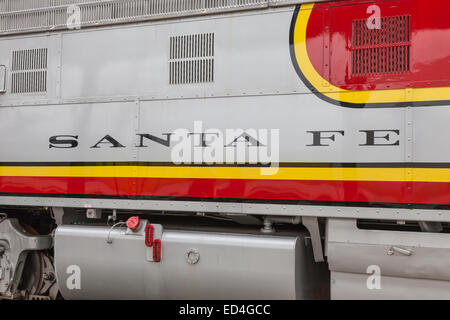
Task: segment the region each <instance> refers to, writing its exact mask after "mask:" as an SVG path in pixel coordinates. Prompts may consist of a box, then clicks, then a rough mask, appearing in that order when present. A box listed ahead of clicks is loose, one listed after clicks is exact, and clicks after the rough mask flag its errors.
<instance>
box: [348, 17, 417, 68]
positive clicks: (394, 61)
mask: <svg viewBox="0 0 450 320" xmlns="http://www.w3.org/2000/svg"><path fill="white" fill-rule="evenodd" d="M410 19H411V18H410V16H408V15H404V16H396V17H384V18H381V21H380V28H377V29H369V28H368V27H367V24H366V23H367V20H365V19H363V20H355V21H353V24H352V74H353V75H354V76H367V75H378V74H391V73H404V72H409V71H410V47H411V20H410Z"/></svg>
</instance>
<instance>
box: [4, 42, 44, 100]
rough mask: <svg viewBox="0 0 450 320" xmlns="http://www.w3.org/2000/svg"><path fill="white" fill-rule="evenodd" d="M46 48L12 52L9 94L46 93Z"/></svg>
mask: <svg viewBox="0 0 450 320" xmlns="http://www.w3.org/2000/svg"><path fill="white" fill-rule="evenodd" d="M47 54H48V49H47V48H41V49H29V50H18V51H13V54H12V65H11V93H39V92H46V91H47Z"/></svg>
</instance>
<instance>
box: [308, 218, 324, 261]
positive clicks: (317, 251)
mask: <svg viewBox="0 0 450 320" xmlns="http://www.w3.org/2000/svg"><path fill="white" fill-rule="evenodd" d="M302 223H303V225H304V226H305V227H306V229H308V231H309V234H310V235H311V243H312V247H313V253H314V260H315V261H316V262H323V261H325V260H324V257H323V250H322V239H321V237H320V230H319V222H318V220H317V217H302Z"/></svg>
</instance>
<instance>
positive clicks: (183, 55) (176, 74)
mask: <svg viewBox="0 0 450 320" xmlns="http://www.w3.org/2000/svg"><path fill="white" fill-rule="evenodd" d="M169 50H170V51H169V83H170V84H193V83H206V82H214V33H203V34H193V35H184V36H175V37H170V49H169Z"/></svg>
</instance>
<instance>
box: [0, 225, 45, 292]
mask: <svg viewBox="0 0 450 320" xmlns="http://www.w3.org/2000/svg"><path fill="white" fill-rule="evenodd" d="M0 247H3V248H4V252H3V254H2V256H0V261H3V262H4V264H6V265H5V266H3V267H5V271H8V272H5V273H4V275H5V277H3V279H0V295H5V294H6V295H13V294H14V293H15V291H16V290H17V286H18V285H19V282H20V279H21V278H22V271H23V267H24V264H25V260H26V258H27V254H28V251H39V250H46V249H50V248H52V247H53V240H52V237H51V236H50V235H46V236H32V235H30V234H28V233H27V232H26V231H25V230H24V229H23V228H22V226H21V225H20V223H19V220H17V219H5V220H3V221H1V222H0Z"/></svg>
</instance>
